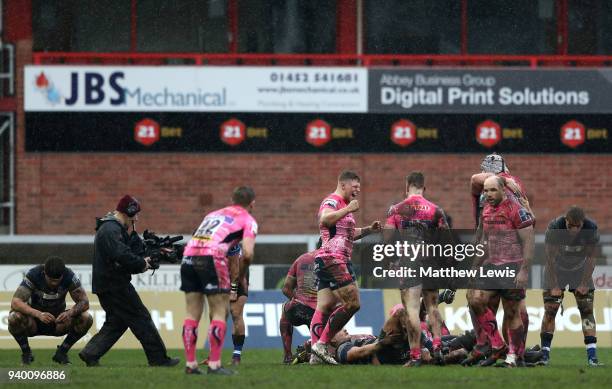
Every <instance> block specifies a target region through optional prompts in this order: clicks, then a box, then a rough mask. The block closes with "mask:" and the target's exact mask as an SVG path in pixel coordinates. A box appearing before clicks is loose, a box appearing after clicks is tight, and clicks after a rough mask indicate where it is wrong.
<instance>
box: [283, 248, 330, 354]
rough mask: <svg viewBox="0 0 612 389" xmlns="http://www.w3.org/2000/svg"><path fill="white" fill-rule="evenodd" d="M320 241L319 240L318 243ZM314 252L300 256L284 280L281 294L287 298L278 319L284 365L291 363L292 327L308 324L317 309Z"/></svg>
mask: <svg viewBox="0 0 612 389" xmlns="http://www.w3.org/2000/svg"><path fill="white" fill-rule="evenodd" d="M320 242H321V240H319V243H320ZM315 253H316V250H313V251H310V252H308V253H305V254H302V255H301V256H300V257H299V258H298V259H296V260H295V262H293V264H292V265H291V267H290V268H289V272H288V273H287V277H286V278H285V284H284V285H283V289H282V290H283V294H284V295H285V296H287V298H289V301H287V302H286V303H285V304H283V312H282V313H281V318H280V324H279V328H280V334H281V339H282V340H283V350H284V358H283V362H284V363H291V361H292V360H293V356H292V355H291V342H292V340H293V327H299V326H301V325H306V326H308V327H309V328H310V322H311V321H312V316H313V315H314V312H315V309H316V308H317V280H316V277H315V274H314V260H315Z"/></svg>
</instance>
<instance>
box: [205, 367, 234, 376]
mask: <svg viewBox="0 0 612 389" xmlns="http://www.w3.org/2000/svg"><path fill="white" fill-rule="evenodd" d="M206 374H218V375H235V374H238V372H237V371H235V370H230V369H226V368H224V367H220V368H218V369H211V368H210V366H209V367H208V370H207V372H206Z"/></svg>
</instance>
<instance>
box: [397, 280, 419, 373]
mask: <svg viewBox="0 0 612 389" xmlns="http://www.w3.org/2000/svg"><path fill="white" fill-rule="evenodd" d="M421 291H422V288H421V286H420V285H419V286H413V287H412V288H408V289H402V290H401V291H400V293H401V297H402V304H404V307H405V308H406V313H407V317H406V321H407V325H406V327H407V329H408V342H409V343H410V361H409V362H408V363H406V364H405V365H404V366H406V367H418V366H420V365H421V361H422V359H421V321H420V319H419V311H420V308H421Z"/></svg>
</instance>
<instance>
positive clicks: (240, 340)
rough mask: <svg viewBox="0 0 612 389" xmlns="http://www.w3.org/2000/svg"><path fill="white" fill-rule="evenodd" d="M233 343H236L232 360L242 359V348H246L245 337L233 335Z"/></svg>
mask: <svg viewBox="0 0 612 389" xmlns="http://www.w3.org/2000/svg"><path fill="white" fill-rule="evenodd" d="M232 342H233V343H234V352H233V353H232V359H240V356H241V355H242V346H244V335H232Z"/></svg>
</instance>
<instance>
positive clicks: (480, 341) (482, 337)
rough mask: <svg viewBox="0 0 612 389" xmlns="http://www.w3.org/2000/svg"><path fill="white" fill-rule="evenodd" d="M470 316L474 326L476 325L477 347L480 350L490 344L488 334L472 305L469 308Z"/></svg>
mask: <svg viewBox="0 0 612 389" xmlns="http://www.w3.org/2000/svg"><path fill="white" fill-rule="evenodd" d="M469 312H470V318H471V319H472V326H473V327H474V334H475V335H476V348H477V349H478V351H481V350H483V349H484V347H485V346H486V345H487V344H488V341H487V334H486V333H485V332H484V331H483V330H482V327H480V323H479V322H478V317H477V316H476V313H474V310H473V309H472V307H470V309H469Z"/></svg>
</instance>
